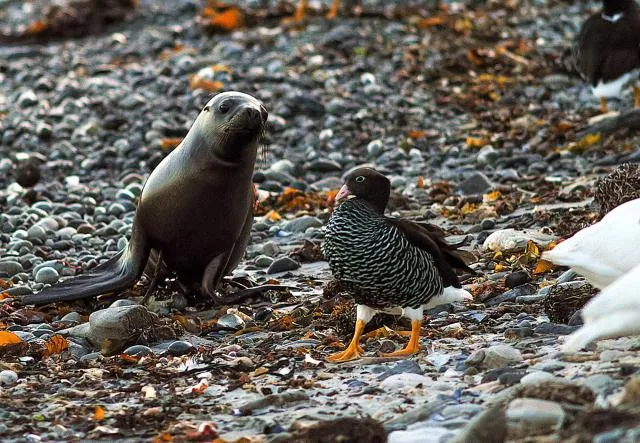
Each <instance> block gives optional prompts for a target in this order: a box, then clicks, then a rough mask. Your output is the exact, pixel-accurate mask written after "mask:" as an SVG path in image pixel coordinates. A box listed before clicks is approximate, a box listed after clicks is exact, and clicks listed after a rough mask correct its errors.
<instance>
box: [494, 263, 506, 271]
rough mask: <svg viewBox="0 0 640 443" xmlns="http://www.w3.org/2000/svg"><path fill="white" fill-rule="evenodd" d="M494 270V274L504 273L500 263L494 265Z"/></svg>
mask: <svg viewBox="0 0 640 443" xmlns="http://www.w3.org/2000/svg"><path fill="white" fill-rule="evenodd" d="M494 270H495V271H496V272H502V271H504V266H503V265H501V264H500V263H497V264H496V267H495V268H494Z"/></svg>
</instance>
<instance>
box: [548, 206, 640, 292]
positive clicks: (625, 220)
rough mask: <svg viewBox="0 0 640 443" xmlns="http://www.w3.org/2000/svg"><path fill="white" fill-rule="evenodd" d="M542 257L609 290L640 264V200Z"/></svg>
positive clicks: (619, 207) (606, 217)
mask: <svg viewBox="0 0 640 443" xmlns="http://www.w3.org/2000/svg"><path fill="white" fill-rule="evenodd" d="M543 258H544V259H545V260H548V261H550V262H553V263H555V264H557V265H563V266H569V267H570V268H572V269H573V270H575V271H576V272H577V273H578V274H580V275H582V276H584V277H585V278H586V279H587V280H588V281H589V282H590V283H591V284H593V285H594V286H595V287H597V288H599V289H603V288H605V287H607V286H608V285H610V284H611V283H613V282H614V281H616V280H617V279H619V278H620V277H622V276H623V275H625V274H626V273H628V272H629V271H631V269H633V268H634V267H635V266H636V265H638V264H640V199H636V200H631V201H629V202H627V203H624V204H622V205H620V206H618V207H617V208H615V209H614V210H612V211H611V212H609V213H608V214H607V215H605V216H604V218H603V219H602V220H600V221H599V222H598V223H596V224H594V225H592V226H589V227H588V228H585V229H583V230H581V231H579V232H577V233H576V234H575V235H574V236H573V237H571V238H569V239H567V240H565V241H563V242H562V243H560V244H558V246H556V247H555V248H553V249H552V250H551V251H547V252H545V253H544V254H543Z"/></svg>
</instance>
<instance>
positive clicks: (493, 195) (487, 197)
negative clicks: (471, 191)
mask: <svg viewBox="0 0 640 443" xmlns="http://www.w3.org/2000/svg"><path fill="white" fill-rule="evenodd" d="M501 196H502V194H501V193H500V191H493V192H489V193H488V194H484V195H483V196H482V201H483V202H494V201H496V200H498V199H499V198H500V197H501Z"/></svg>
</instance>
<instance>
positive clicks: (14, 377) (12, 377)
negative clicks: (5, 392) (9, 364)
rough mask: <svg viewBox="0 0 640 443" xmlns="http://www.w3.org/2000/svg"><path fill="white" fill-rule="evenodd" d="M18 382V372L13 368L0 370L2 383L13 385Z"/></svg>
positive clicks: (0, 381) (0, 382) (0, 383)
mask: <svg viewBox="0 0 640 443" xmlns="http://www.w3.org/2000/svg"><path fill="white" fill-rule="evenodd" d="M17 382H18V374H16V373H15V372H14V371H11V370H8V369H7V370H4V371H2V372H0V385H3V386H13V385H15V384H16V383H17Z"/></svg>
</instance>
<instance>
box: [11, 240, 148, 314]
mask: <svg viewBox="0 0 640 443" xmlns="http://www.w3.org/2000/svg"><path fill="white" fill-rule="evenodd" d="M148 256H149V247H148V246H147V239H146V236H145V235H144V234H142V233H140V231H139V230H134V232H133V235H132V238H131V241H130V242H129V245H128V246H127V247H126V248H125V249H122V250H121V251H120V252H118V253H117V254H116V255H115V256H113V257H111V258H110V259H109V260H108V261H106V262H105V263H102V264H101V265H99V266H97V267H95V268H94V269H92V270H90V271H89V272H87V273H86V274H81V275H78V276H77V277H74V278H70V279H69V280H65V281H63V282H61V283H59V284H56V285H53V286H50V287H48V288H45V289H43V290H42V291H40V292H39V293H37V294H34V295H26V296H24V297H22V299H21V303H22V304H29V305H44V304H47V303H54V302H61V301H72V300H80V299H83V298H90V297H96V296H98V295H100V294H105V293H108V292H114V291H119V290H122V289H126V288H128V287H130V286H132V285H133V284H134V283H135V282H136V281H137V280H138V279H139V278H140V275H142V271H143V270H144V266H145V264H146V263H147V258H148Z"/></svg>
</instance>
